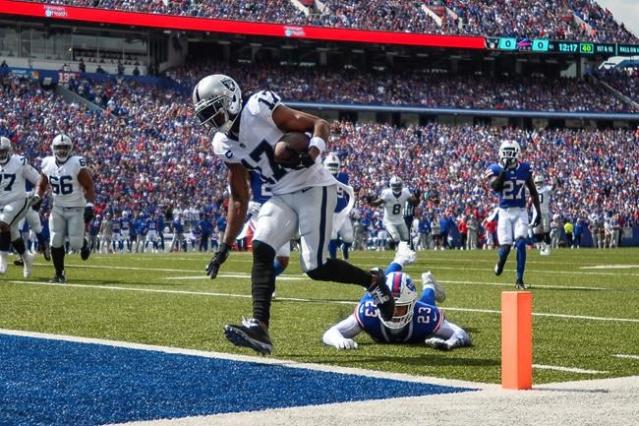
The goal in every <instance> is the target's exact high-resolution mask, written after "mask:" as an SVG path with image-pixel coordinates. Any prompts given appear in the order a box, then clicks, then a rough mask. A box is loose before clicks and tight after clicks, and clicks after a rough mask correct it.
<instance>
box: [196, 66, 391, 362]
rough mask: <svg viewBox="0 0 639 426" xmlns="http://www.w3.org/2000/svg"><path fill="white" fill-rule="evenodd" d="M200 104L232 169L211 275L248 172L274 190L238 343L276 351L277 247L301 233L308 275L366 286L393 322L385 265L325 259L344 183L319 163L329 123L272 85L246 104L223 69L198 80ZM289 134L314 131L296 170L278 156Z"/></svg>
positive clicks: (242, 214) (256, 243) (238, 224)
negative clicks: (272, 324) (272, 325)
mask: <svg viewBox="0 0 639 426" xmlns="http://www.w3.org/2000/svg"><path fill="white" fill-rule="evenodd" d="M193 104H194V108H195V114H196V116H197V117H198V119H199V121H200V123H201V124H202V125H204V126H206V127H209V128H211V130H213V131H215V135H214V137H213V150H214V152H215V154H216V155H218V156H219V158H220V159H222V160H223V161H224V162H225V163H226V165H227V167H228V170H229V173H228V179H229V184H230V185H229V186H230V190H231V191H230V192H231V193H230V200H229V201H230V202H229V209H228V224H227V226H226V229H225V232H224V236H223V239H222V241H220V247H219V249H218V251H217V252H216V253H215V255H214V256H213V258H212V259H211V261H210V263H209V265H208V267H207V274H208V275H209V276H210V277H211V278H215V277H216V276H217V273H218V271H219V269H220V266H221V265H222V264H223V263H224V261H225V260H226V259H227V258H228V256H229V253H230V250H231V246H232V244H233V242H234V241H235V238H236V237H237V235H238V234H239V233H240V231H241V230H242V227H243V225H244V220H245V218H246V212H247V208H248V202H249V200H250V195H249V191H250V189H249V185H248V180H249V179H248V170H254V171H255V172H257V173H258V174H259V175H260V178H261V179H262V181H263V182H267V183H268V184H269V186H270V189H271V192H272V194H273V196H272V197H271V198H270V199H269V200H268V201H266V202H265V203H264V205H263V206H262V207H261V209H260V211H259V214H258V217H257V225H256V229H255V235H254V239H253V267H252V272H251V285H252V296H253V317H252V318H250V319H246V320H244V321H242V324H240V325H232V324H227V325H226V326H225V327H224V331H225V335H226V337H227V338H228V339H229V340H230V341H231V342H232V343H233V344H235V345H237V346H246V347H250V348H252V349H254V350H255V351H257V352H259V353H262V354H268V353H271V351H272V347H273V345H272V343H271V339H270V337H269V334H268V327H269V321H270V310H271V296H272V293H273V289H274V286H275V269H274V267H273V261H274V259H275V255H276V250H277V249H278V248H280V247H282V246H283V245H284V244H285V243H287V242H288V241H290V240H291V239H292V238H293V236H294V235H295V234H297V233H299V235H300V236H301V247H302V253H301V264H302V269H303V270H304V271H305V272H306V273H307V274H308V276H309V277H311V278H312V279H314V280H321V281H335V282H342V283H352V284H358V285H361V286H364V287H365V288H367V289H368V291H369V292H370V293H371V294H372V295H373V297H374V302H375V303H377V304H378V307H379V309H380V312H381V315H382V316H383V317H384V318H385V319H387V320H390V318H391V317H392V314H393V310H394V305H395V302H394V299H393V297H392V295H391V294H390V290H389V289H388V287H386V286H385V281H386V280H385V276H384V273H383V271H382V270H379V269H377V270H374V271H372V272H366V271H364V270H362V269H360V268H357V267H355V266H353V265H351V264H349V263H347V262H344V261H341V260H338V259H327V258H326V252H327V248H328V242H329V239H330V236H331V233H332V225H333V221H332V220H331V217H332V214H333V212H334V211H335V205H336V203H337V189H336V188H337V185H338V184H339V183H338V182H337V181H336V180H335V178H334V177H333V176H332V175H331V174H330V173H329V172H328V171H327V170H326V169H325V168H324V167H322V165H321V163H320V162H319V157H320V155H321V154H322V152H324V151H325V150H326V142H325V141H326V140H327V139H328V136H329V126H328V123H327V122H326V121H325V120H322V119H320V118H319V117H316V116H313V115H311V114H307V113H304V112H301V111H297V110H294V109H291V108H289V107H287V106H286V105H284V104H283V103H282V102H281V99H280V97H279V96H278V95H276V94H275V93H273V92H270V91H260V92H257V93H255V94H254V95H252V96H250V97H249V98H248V99H247V100H246V102H245V103H243V102H242V93H241V91H240V87H239V86H238V84H237V83H236V82H235V81H234V80H233V79H232V78H230V77H228V76H226V75H221V74H215V75H210V76H207V77H205V78H204V79H202V80H200V81H199V82H198V83H197V85H196V86H195V88H194V89H193ZM287 132H309V133H311V134H312V135H313V136H312V138H311V139H310V143H309V146H308V150H307V151H306V152H305V153H304V154H302V155H300V156H299V163H298V164H297V165H296V166H294V167H291V168H284V167H283V166H282V165H280V164H278V163H276V162H275V154H274V146H275V144H276V143H277V142H278V141H279V140H280V139H281V138H282V137H283V136H284V134H285V133H287ZM329 215H331V216H329Z"/></svg>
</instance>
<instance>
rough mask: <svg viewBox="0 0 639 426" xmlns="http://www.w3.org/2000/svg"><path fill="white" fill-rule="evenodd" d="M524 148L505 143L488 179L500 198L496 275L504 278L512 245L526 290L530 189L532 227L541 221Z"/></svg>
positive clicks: (519, 285)
mask: <svg viewBox="0 0 639 426" xmlns="http://www.w3.org/2000/svg"><path fill="white" fill-rule="evenodd" d="M520 153H521V148H520V147H519V144H518V143H517V142H516V141H509V140H506V141H503V142H502V143H501V145H500V147H499V163H498V164H491V165H490V167H489V168H488V170H486V173H485V177H486V179H488V180H489V183H490V187H491V188H492V190H493V191H494V192H495V194H497V196H498V197H499V210H498V220H497V239H498V240H499V258H498V260H497V264H496V265H495V274H496V275H501V273H502V272H503V270H504V265H505V264H506V259H508V254H509V253H510V249H511V247H512V246H515V249H516V250H517V273H516V279H515V287H516V288H517V289H522V290H523V289H525V288H526V286H525V285H524V269H525V268H526V238H527V236H528V211H527V210H526V188H528V192H529V193H530V198H531V199H532V203H533V206H534V208H535V211H534V212H533V223H532V227H533V228H534V227H536V226H537V225H539V223H540V221H541V216H540V214H539V213H540V211H541V209H540V206H539V194H538V193H537V188H536V187H535V183H534V180H533V173H532V170H531V168H530V164H528V163H525V162H521V161H519V155H520Z"/></svg>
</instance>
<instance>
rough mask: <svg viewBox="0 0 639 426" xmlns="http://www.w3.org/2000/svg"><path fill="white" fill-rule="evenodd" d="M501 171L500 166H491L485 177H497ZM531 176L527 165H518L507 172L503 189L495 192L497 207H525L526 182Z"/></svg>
mask: <svg viewBox="0 0 639 426" xmlns="http://www.w3.org/2000/svg"><path fill="white" fill-rule="evenodd" d="M502 170H503V167H502V166H501V165H499V164H491V165H490V167H489V168H488V170H486V173H485V176H486V177H487V178H491V177H493V176H499V174H500V173H501V171H502ZM531 176H532V170H531V169H530V164H528V163H519V164H518V165H517V167H516V168H514V169H511V170H508V171H507V172H506V180H504V187H503V189H502V190H501V191H499V192H496V194H497V195H498V196H499V207H501V208H502V209H508V208H511V207H521V208H524V207H526V182H527V181H528V179H530V177H531Z"/></svg>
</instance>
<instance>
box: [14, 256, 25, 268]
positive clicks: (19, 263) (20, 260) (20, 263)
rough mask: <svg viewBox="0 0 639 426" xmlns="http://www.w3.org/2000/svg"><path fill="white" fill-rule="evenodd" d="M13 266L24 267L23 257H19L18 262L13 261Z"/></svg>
mask: <svg viewBox="0 0 639 426" xmlns="http://www.w3.org/2000/svg"><path fill="white" fill-rule="evenodd" d="M13 264H14V265H15V266H24V260H22V258H21V257H18V258H17V259H16V260H14V261H13Z"/></svg>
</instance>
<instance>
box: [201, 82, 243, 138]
mask: <svg viewBox="0 0 639 426" xmlns="http://www.w3.org/2000/svg"><path fill="white" fill-rule="evenodd" d="M193 107H194V108H195V115H196V116H197V118H198V120H199V121H200V124H202V125H203V126H205V127H208V128H210V129H212V130H214V131H221V132H226V131H228V130H229V129H230V128H231V126H232V125H233V122H234V121H235V119H236V118H237V117H238V115H239V114H240V111H241V110H242V91H241V90H240V86H238V84H237V83H236V82H235V80H233V79H232V78H231V77H228V76H226V75H223V74H213V75H209V76H207V77H204V78H203V79H202V80H200V81H199V82H198V83H197V84H196V85H195V87H194V88H193Z"/></svg>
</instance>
